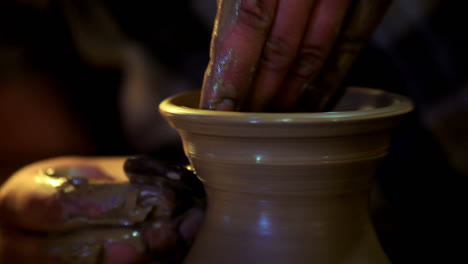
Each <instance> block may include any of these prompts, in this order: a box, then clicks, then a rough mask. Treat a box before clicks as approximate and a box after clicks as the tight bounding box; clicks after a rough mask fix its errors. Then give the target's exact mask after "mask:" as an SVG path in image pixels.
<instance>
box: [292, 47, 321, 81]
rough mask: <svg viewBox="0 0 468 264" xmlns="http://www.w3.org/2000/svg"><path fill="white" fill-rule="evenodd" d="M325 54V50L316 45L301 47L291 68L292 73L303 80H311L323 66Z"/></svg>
mask: <svg viewBox="0 0 468 264" xmlns="http://www.w3.org/2000/svg"><path fill="white" fill-rule="evenodd" d="M325 54H326V52H325V50H324V49H323V48H321V47H319V46H316V45H306V46H304V47H302V48H301V50H300V51H299V54H298V56H297V59H296V62H295V66H294V67H293V69H294V70H293V73H294V74H295V75H297V76H298V77H300V78H303V79H309V78H311V77H312V76H313V75H315V74H316V73H317V72H318V71H319V70H320V67H321V66H322V65H323V63H324V61H325Z"/></svg>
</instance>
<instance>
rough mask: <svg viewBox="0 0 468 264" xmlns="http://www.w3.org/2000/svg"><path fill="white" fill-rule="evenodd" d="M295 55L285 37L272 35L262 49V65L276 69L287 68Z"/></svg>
mask: <svg viewBox="0 0 468 264" xmlns="http://www.w3.org/2000/svg"><path fill="white" fill-rule="evenodd" d="M295 55H296V53H295V51H294V49H293V47H292V45H291V44H290V43H289V42H288V41H287V40H286V39H285V38H283V37H277V36H272V37H270V38H269V39H268V40H267V42H266V43H265V47H264V49H263V53H262V58H261V61H262V67H264V68H267V69H269V70H276V71H280V70H287V68H288V67H289V65H290V64H291V62H292V61H293V60H294V58H295Z"/></svg>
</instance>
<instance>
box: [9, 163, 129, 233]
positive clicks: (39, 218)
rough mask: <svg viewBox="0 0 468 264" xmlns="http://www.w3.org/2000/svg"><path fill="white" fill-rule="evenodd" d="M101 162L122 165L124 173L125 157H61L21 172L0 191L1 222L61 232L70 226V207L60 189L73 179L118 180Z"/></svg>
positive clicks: (35, 229) (33, 229) (30, 228)
mask: <svg viewBox="0 0 468 264" xmlns="http://www.w3.org/2000/svg"><path fill="white" fill-rule="evenodd" d="M101 163H102V164H104V165H106V166H108V165H109V166H108V167H116V165H117V164H118V167H119V168H120V170H121V171H122V174H123V170H122V164H123V159H122V158H119V159H104V158H101V159H81V158H69V157H67V158H57V159H51V160H45V161H41V162H37V163H34V164H31V165H29V166H26V167H25V168H23V169H21V170H19V171H18V172H17V173H15V174H14V175H13V176H12V177H11V178H10V179H9V180H8V182H7V183H5V185H4V186H2V188H1V190H0V214H1V215H2V216H3V217H2V219H1V221H3V222H8V223H10V224H12V225H14V226H16V227H18V228H22V229H27V230H32V231H54V230H59V229H61V228H62V227H64V225H65V224H66V223H65V222H66V220H67V219H66V215H65V211H66V210H65V209H67V208H66V207H67V205H66V204H64V203H63V201H62V199H61V196H60V195H59V194H60V191H59V190H58V188H61V186H62V185H63V184H64V183H66V182H69V180H71V181H74V180H78V183H79V181H80V180H87V179H92V180H99V181H106V182H113V181H115V180H116V179H114V175H109V174H107V173H105V172H104V171H103V170H100V168H99V167H98V166H99V165H100V164H101ZM112 164H113V166H110V165H112ZM119 177H125V176H123V175H122V176H119ZM78 183H77V184H78ZM68 209H70V208H68ZM75 214H79V212H78V213H75Z"/></svg>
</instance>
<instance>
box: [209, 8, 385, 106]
mask: <svg viewBox="0 0 468 264" xmlns="http://www.w3.org/2000/svg"><path fill="white" fill-rule="evenodd" d="M390 3H391V0H218V12H217V17H216V21H215V27H214V30H213V37H212V43H211V52H210V63H209V65H208V67H207V70H206V72H205V79H204V83H203V89H202V97H201V101H200V107H201V108H203V109H212V110H227V111H239V110H240V111H257V112H260V111H323V110H325V109H326V108H327V106H329V104H330V102H331V101H332V99H333V96H334V95H336V94H337V93H338V90H339V88H340V84H341V81H342V80H343V78H344V77H345V74H346V73H347V72H348V70H349V68H350V66H351V64H352V62H353V61H354V60H355V58H356V56H357V54H358V53H359V51H360V50H361V49H362V47H363V46H364V45H365V44H366V42H367V40H368V39H369V38H370V36H371V34H372V32H373V30H374V29H375V27H376V26H377V25H378V23H379V22H380V21H381V19H382V17H383V15H384V14H385V11H386V10H387V8H388V6H389V5H390Z"/></svg>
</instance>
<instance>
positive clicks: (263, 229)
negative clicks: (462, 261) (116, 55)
mask: <svg viewBox="0 0 468 264" xmlns="http://www.w3.org/2000/svg"><path fill="white" fill-rule="evenodd" d="M198 100H199V94H198V93H186V94H181V95H176V96H174V97H171V98H168V99H167V100H165V101H164V102H163V103H161V105H160V111H161V113H162V115H163V116H164V117H165V118H166V119H167V120H168V122H169V123H170V124H171V125H172V126H173V127H174V128H175V129H176V130H177V131H178V133H179V134H180V136H181V138H182V141H183V143H184V149H185V153H186V155H187V156H188V158H189V159H190V161H191V163H192V165H193V167H194V168H195V170H196V172H197V174H198V176H199V177H200V178H201V179H202V180H203V182H204V184H205V188H206V191H207V194H208V209H207V214H206V218H205V222H204V224H203V226H202V229H201V231H200V232H199V234H198V237H197V239H196V241H195V243H194V245H193V247H192V249H191V251H190V253H189V255H188V257H187V258H186V261H185V263H187V264H201V263H204V264H219V263H226V264H231V263H232V264H234V263H235V264H238V263H245V264H254V263H269V264H284V263H295V264H302V263H303V264H306V263H307V264H309V263H320V264H337V263H340V264H341V263H346V264H365V263H379V264H382V263H389V260H388V259H387V257H386V255H385V253H384V252H383V250H382V249H381V247H380V244H379V242H378V239H377V237H376V234H375V231H374V227H373V225H372V221H371V218H370V214H369V206H368V198H369V189H370V183H371V180H372V177H373V176H374V174H375V170H376V168H377V166H378V164H379V161H380V160H381V159H382V158H383V157H384V156H385V155H386V153H387V149H388V147H389V145H390V140H391V137H390V135H391V132H392V129H393V128H394V127H395V126H397V125H398V122H399V121H400V119H401V118H402V116H403V115H404V114H406V113H408V112H410V111H411V110H412V107H413V106H412V104H411V102H410V100H409V99H407V98H406V97H403V96H399V95H396V94H391V93H388V92H384V91H380V90H374V89H367V88H349V89H348V90H347V92H346V94H345V96H344V98H343V99H342V101H341V102H340V103H339V105H338V106H337V108H336V109H335V111H334V112H326V113H242V112H220V111H210V110H199V109H197V105H198Z"/></svg>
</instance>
